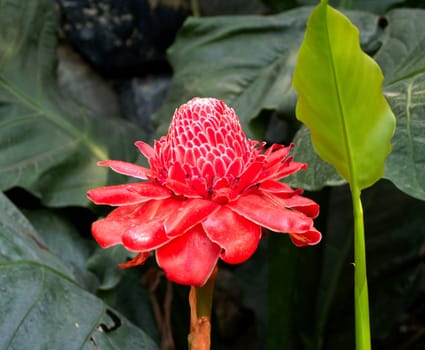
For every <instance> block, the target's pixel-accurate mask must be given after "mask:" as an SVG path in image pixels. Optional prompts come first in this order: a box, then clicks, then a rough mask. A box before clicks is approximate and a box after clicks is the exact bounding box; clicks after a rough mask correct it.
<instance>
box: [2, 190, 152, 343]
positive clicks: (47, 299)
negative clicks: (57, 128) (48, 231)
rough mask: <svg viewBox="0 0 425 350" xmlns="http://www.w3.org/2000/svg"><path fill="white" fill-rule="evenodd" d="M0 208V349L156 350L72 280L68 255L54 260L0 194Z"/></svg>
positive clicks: (38, 238) (118, 315) (39, 239)
mask: <svg viewBox="0 0 425 350" xmlns="http://www.w3.org/2000/svg"><path fill="white" fill-rule="evenodd" d="M0 208H1V210H0V247H1V248H0V286H1V287H0V310H2V313H3V317H0V349H11V348H14V349H29V348H31V349H35V350H38V349H40V350H41V349H66V350H67V349H99V348H100V349H103V350H107V349H117V348H118V349H152V350H153V349H157V347H156V345H155V343H154V342H153V341H152V340H151V339H150V338H149V337H148V336H147V335H146V333H144V332H143V331H142V330H140V329H138V328H137V327H135V326H134V325H132V324H131V323H130V322H128V321H127V320H126V319H125V318H124V317H123V316H121V315H120V314H118V313H117V312H116V311H114V310H113V309H111V308H109V307H108V306H107V305H106V304H105V303H104V302H103V301H102V300H101V299H99V298H97V297H96V296H94V295H93V294H90V293H89V292H87V291H86V290H85V289H83V288H82V287H81V286H80V285H79V284H78V283H77V282H76V280H75V279H74V273H75V272H76V271H75V269H74V268H73V266H72V265H70V264H69V262H70V260H69V258H70V257H67V258H66V259H63V261H62V259H61V256H55V255H54V254H53V253H52V251H50V249H49V247H48V245H47V242H44V241H43V240H42V238H41V236H42V235H39V234H37V232H36V231H35V230H34V228H33V227H32V226H31V224H30V223H29V222H28V221H27V220H26V219H25V217H24V216H23V215H22V214H20V212H19V211H18V210H17V209H16V208H15V207H14V206H13V204H12V203H11V202H10V201H9V200H8V199H7V198H6V197H5V196H4V195H3V194H0ZM38 225H40V223H39V224H38ZM42 226H45V225H42ZM40 227H41V225H40ZM57 234H58V235H60V232H57ZM66 240H67V244H68V248H69V249H70V250H71V251H72V250H73V249H75V248H74V247H73V246H72V245H73V244H74V242H75V241H73V240H70V239H69V238H68V237H67V238H66ZM50 243H51V242H50ZM53 246H55V244H53ZM77 246H78V244H77ZM54 248H58V247H54ZM74 258H76V256H74ZM77 276H79V274H78V275H77Z"/></svg>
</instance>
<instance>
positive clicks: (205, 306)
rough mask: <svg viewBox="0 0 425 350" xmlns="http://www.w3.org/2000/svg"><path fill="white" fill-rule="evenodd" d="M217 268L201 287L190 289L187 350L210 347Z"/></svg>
mask: <svg viewBox="0 0 425 350" xmlns="http://www.w3.org/2000/svg"><path fill="white" fill-rule="evenodd" d="M216 275H217V267H215V269H214V271H213V273H212V274H211V276H210V278H209V279H208V281H207V283H205V284H204V285H203V286H202V287H194V286H192V287H190V293H189V305H190V333H189V336H188V342H189V350H209V349H210V346H211V309H212V298H213V292H214V282H215V277H216Z"/></svg>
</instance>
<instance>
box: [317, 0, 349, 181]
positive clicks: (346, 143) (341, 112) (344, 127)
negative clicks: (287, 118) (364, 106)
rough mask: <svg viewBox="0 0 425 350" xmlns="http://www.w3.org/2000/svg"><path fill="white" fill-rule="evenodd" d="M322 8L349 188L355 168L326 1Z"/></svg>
mask: <svg viewBox="0 0 425 350" xmlns="http://www.w3.org/2000/svg"><path fill="white" fill-rule="evenodd" d="M324 6H325V20H326V23H325V28H326V41H327V46H328V48H329V52H330V65H331V71H332V80H333V83H334V85H335V90H336V95H337V102H338V110H339V117H340V121H341V125H342V134H343V142H344V148H345V153H346V156H347V165H348V172H349V176H350V178H349V179H346V180H347V182H348V183H349V184H350V186H353V185H356V184H357V181H356V173H355V170H354V169H355V167H354V163H353V157H352V151H351V144H350V138H349V133H348V127H347V124H346V122H345V115H346V113H345V111H344V106H343V103H342V97H341V95H342V94H341V88H340V86H339V84H338V79H337V70H336V65H335V61H334V55H333V52H332V45H331V40H330V36H329V26H328V5H327V1H325V2H324Z"/></svg>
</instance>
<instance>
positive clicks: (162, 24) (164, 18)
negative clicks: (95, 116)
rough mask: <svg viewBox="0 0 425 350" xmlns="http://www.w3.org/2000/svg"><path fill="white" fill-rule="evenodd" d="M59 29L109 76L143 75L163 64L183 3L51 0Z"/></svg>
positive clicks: (180, 20)
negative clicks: (57, 6) (54, 4)
mask: <svg viewBox="0 0 425 350" xmlns="http://www.w3.org/2000/svg"><path fill="white" fill-rule="evenodd" d="M56 1H57V2H58V5H59V11H60V14H61V28H62V30H63V31H64V33H65V35H66V36H67V37H68V38H69V40H70V41H71V42H72V44H73V45H74V46H75V47H76V49H77V50H78V51H79V52H80V53H81V54H82V55H83V56H84V57H85V58H86V59H87V60H88V61H89V62H90V63H91V64H93V65H94V66H95V67H96V68H97V69H98V70H99V71H100V72H102V73H103V74H106V75H108V76H115V77H117V76H122V75H123V74H124V75H130V76H131V75H135V74H136V73H146V72H147V71H149V70H150V69H152V67H154V66H156V65H159V66H161V65H164V64H166V56H165V50H166V49H167V48H168V47H169V46H170V45H171V43H172V42H173V40H174V38H175V35H176V32H177V30H178V29H179V28H180V26H181V25H182V23H183V21H184V19H185V18H186V16H187V15H188V13H189V9H188V8H187V6H185V3H186V2H185V1H184V0H175V1H171V0H157V1H153V0H150V1H149V0H120V1H116V0H56Z"/></svg>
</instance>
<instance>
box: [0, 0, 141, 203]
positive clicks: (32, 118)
mask: <svg viewBox="0 0 425 350" xmlns="http://www.w3.org/2000/svg"><path fill="white" fill-rule="evenodd" d="M55 70H56V18H55V15H54V12H53V6H52V3H51V2H50V1H48V0H34V1H31V2H28V1H24V0H17V1H6V0H0V189H1V190H7V189H10V188H12V187H16V186H19V187H23V188H25V189H26V190H28V191H30V192H32V193H33V194H34V195H36V196H39V197H42V199H43V201H44V202H45V203H46V204H49V205H54V206H64V205H86V204H87V199H86V198H85V192H86V190H87V189H89V188H93V187H99V186H102V185H104V184H106V183H107V182H108V181H107V176H109V174H108V173H107V170H106V169H102V168H99V167H98V166H97V165H96V161H99V160H104V159H108V158H119V159H122V160H124V159H133V160H134V159H135V158H136V152H134V150H133V147H132V142H128V140H129V139H130V140H132V141H134V140H136V139H137V138H138V137H140V133H139V132H137V128H134V126H133V127H129V125H128V124H126V123H125V122H124V121H122V120H121V121H118V120H114V119H111V118H107V117H105V116H96V115H94V114H93V113H92V112H90V111H89V110H88V109H87V108H85V107H84V106H82V105H80V104H78V103H76V102H75V101H73V100H71V99H70V98H69V97H68V96H66V95H65V94H64V93H63V92H61V91H60V89H59V88H58V84H57V81H56V71H55ZM107 174H108V175H107Z"/></svg>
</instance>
